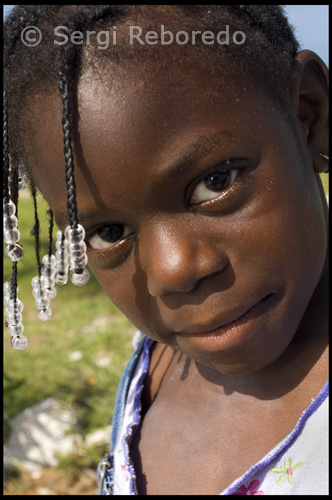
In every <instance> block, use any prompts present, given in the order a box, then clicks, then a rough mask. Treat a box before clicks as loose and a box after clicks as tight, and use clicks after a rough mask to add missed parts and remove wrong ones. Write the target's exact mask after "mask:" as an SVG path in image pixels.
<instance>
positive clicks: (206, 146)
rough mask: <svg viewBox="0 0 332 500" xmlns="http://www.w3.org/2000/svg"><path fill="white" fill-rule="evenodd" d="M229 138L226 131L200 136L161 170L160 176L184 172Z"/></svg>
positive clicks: (229, 135)
mask: <svg viewBox="0 0 332 500" xmlns="http://www.w3.org/2000/svg"><path fill="white" fill-rule="evenodd" d="M231 138H232V135H231V134H230V132H228V131H219V132H218V133H214V134H211V135H204V136H200V137H199V138H198V139H196V140H195V141H193V142H191V143H189V144H188V145H187V146H186V148H185V149H184V150H182V151H181V154H180V155H179V158H178V159H177V160H175V161H172V163H171V164H170V165H167V166H166V167H165V168H163V171H162V172H161V175H162V176H163V175H167V176H172V174H173V175H174V174H175V173H182V172H186V171H187V170H189V169H190V168H191V167H192V164H193V163H194V162H197V161H198V160H200V159H201V158H202V157H204V156H206V154H207V153H211V152H213V151H214V150H216V149H217V148H218V147H220V146H221V145H223V144H224V143H225V141H226V140H229V139H231Z"/></svg>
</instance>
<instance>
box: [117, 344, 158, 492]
mask: <svg viewBox="0 0 332 500" xmlns="http://www.w3.org/2000/svg"><path fill="white" fill-rule="evenodd" d="M150 342H151V339H150V338H148V337H146V338H145V340H144V350H143V371H142V374H141V376H140V378H139V379H138V382H137V385H136V389H135V396H134V413H133V421H132V422H131V424H129V425H128V427H127V429H126V434H125V435H124V436H123V438H122V439H123V441H122V444H123V449H124V450H125V453H124V457H125V465H126V469H127V470H128V472H129V474H130V482H129V493H130V495H135V494H136V492H135V489H136V487H135V480H136V475H135V470H134V466H133V465H131V463H130V458H129V445H128V441H127V439H128V438H129V436H131V435H132V432H133V428H134V426H136V425H137V424H138V423H139V421H140V413H141V406H142V405H141V393H142V389H143V382H144V379H145V376H146V375H147V373H148V371H149V366H150V352H149V343H150Z"/></svg>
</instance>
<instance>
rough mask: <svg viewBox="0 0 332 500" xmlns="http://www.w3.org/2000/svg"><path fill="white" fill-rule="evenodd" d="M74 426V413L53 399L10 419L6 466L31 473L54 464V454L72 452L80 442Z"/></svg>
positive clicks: (5, 453)
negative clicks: (74, 432)
mask: <svg viewBox="0 0 332 500" xmlns="http://www.w3.org/2000/svg"><path fill="white" fill-rule="evenodd" d="M75 423H76V419H75V416H74V414H73V412H72V411H70V410H68V409H67V408H65V407H64V405H63V404H60V402H59V401H57V400H56V399H54V398H49V399H46V400H44V401H42V402H41V403H38V404H36V405H34V406H32V407H31V408H28V409H26V410H25V411H24V412H22V413H20V414H19V415H17V416H16V417H15V418H13V419H12V420H11V423H10V427H11V431H10V435H9V438H8V440H7V442H6V444H5V447H4V457H5V466H7V467H8V466H10V465H14V466H17V467H20V468H22V467H23V468H24V469H25V470H28V471H30V472H33V471H38V470H41V469H42V468H43V467H49V466H54V465H57V463H58V461H57V459H56V458H55V453H56V452H60V453H61V454H66V453H69V452H72V451H74V450H75V446H77V444H79V443H80V442H81V441H82V438H81V437H80V436H78V435H77V434H73V429H74V426H75Z"/></svg>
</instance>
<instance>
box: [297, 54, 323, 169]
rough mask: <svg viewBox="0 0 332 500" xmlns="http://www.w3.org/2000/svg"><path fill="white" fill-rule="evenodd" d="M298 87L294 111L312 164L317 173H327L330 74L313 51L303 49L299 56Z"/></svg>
mask: <svg viewBox="0 0 332 500" xmlns="http://www.w3.org/2000/svg"><path fill="white" fill-rule="evenodd" d="M296 65H297V74H298V77H297V87H296V94H295V96H294V97H295V110H296V114H297V117H298V120H299V122H300V127H301V131H302V135H303V139H304V140H305V142H306V144H307V147H308V151H309V154H310V155H311V158H312V161H313V166H314V169H315V171H316V172H319V173H322V172H327V171H328V168H329V165H328V161H326V159H324V158H323V157H322V156H321V155H320V153H321V154H323V155H326V156H329V149H328V117H329V104H328V103H329V99H328V88H329V75H328V69H327V67H326V65H325V64H324V62H323V61H322V60H321V59H320V57H319V56H317V54H315V53H314V52H311V51H310V50H302V51H301V52H299V53H298V54H297V56H296Z"/></svg>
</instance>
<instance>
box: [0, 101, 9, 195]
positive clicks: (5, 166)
mask: <svg viewBox="0 0 332 500" xmlns="http://www.w3.org/2000/svg"><path fill="white" fill-rule="evenodd" d="M7 109H8V108H7V96H6V92H4V93H3V171H2V172H3V203H8V202H9V182H8V181H9V148H8V119H7Z"/></svg>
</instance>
